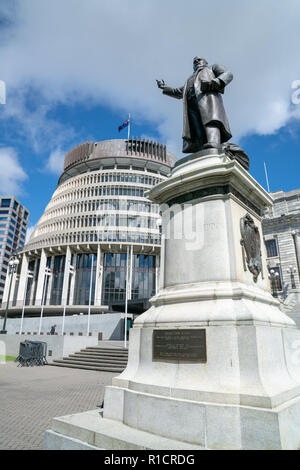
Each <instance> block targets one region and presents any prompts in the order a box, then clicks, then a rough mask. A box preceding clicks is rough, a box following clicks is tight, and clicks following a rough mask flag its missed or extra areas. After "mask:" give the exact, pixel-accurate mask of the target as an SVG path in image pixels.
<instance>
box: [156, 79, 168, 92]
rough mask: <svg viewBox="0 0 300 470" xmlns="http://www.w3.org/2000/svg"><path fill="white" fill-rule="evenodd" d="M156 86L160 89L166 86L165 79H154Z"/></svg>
mask: <svg viewBox="0 0 300 470" xmlns="http://www.w3.org/2000/svg"><path fill="white" fill-rule="evenodd" d="M156 83H157V86H158V88H161V89H162V90H163V89H164V88H165V87H166V84H165V81H164V80H163V79H161V80H156Z"/></svg>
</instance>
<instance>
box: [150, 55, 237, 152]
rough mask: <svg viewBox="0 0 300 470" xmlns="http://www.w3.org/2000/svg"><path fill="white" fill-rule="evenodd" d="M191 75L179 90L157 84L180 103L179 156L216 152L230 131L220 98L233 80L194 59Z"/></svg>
mask: <svg viewBox="0 0 300 470" xmlns="http://www.w3.org/2000/svg"><path fill="white" fill-rule="evenodd" d="M193 64H194V73H193V75H191V76H190V77H189V78H188V80H187V81H186V83H185V85H184V86H183V87H180V88H171V87H169V86H167V85H166V84H165V82H164V80H157V85H158V87H159V88H161V89H162V90H163V93H164V94H165V95H168V96H172V97H173V98H178V99H181V98H183V102H184V128H183V136H182V138H183V149H182V151H183V153H193V152H198V151H199V150H202V149H206V148H218V147H221V144H222V143H224V142H227V141H228V140H229V139H231V137H232V135H231V131H230V127H229V123H228V120H227V116H226V113H225V109H224V105H223V100H222V96H221V94H223V93H224V88H225V86H226V85H228V83H230V82H231V80H232V79H233V75H232V73H231V72H229V71H228V70H227V69H225V67H223V66H222V65H212V66H208V63H207V61H206V60H205V59H202V58H200V57H195V58H194V63H193Z"/></svg>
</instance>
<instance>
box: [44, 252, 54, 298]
mask: <svg viewBox="0 0 300 470" xmlns="http://www.w3.org/2000/svg"><path fill="white" fill-rule="evenodd" d="M53 267H54V256H52V257H51V264H50V269H51V275H50V276H47V279H48V291H47V296H46V299H45V305H49V304H50V298H51V287H52V279H53ZM46 286H47V280H46V281H45V288H46Z"/></svg>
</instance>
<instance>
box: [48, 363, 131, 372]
mask: <svg viewBox="0 0 300 470" xmlns="http://www.w3.org/2000/svg"><path fill="white" fill-rule="evenodd" d="M48 365H49V366H54V367H68V368H70V369H85V370H98V371H102V372H116V373H118V372H123V370H124V368H120V367H108V366H107V367H105V366H97V367H96V366H90V365H83V364H69V363H66V362H64V361H58V360H57V361H55V362H51V363H49V364H48Z"/></svg>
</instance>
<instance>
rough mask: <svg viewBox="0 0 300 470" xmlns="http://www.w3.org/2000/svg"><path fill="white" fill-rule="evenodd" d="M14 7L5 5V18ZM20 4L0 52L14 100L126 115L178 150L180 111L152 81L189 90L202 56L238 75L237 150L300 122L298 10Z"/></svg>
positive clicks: (272, 5) (232, 91)
mask: <svg viewBox="0 0 300 470" xmlns="http://www.w3.org/2000/svg"><path fill="white" fill-rule="evenodd" d="M11 1H12V0H11ZM11 1H10V2H7V1H5V0H2V3H3V6H0V12H1V9H3V10H4V8H7V5H8V4H9V3H11ZM13 3H14V4H16V5H17V8H16V12H17V13H16V16H15V23H14V25H13V29H9V28H8V29H6V33H5V34H4V39H3V40H2V42H1V43H0V56H1V77H0V78H1V79H3V80H5V81H6V84H7V88H8V93H9V96H13V94H14V90H18V93H22V90H27V89H28V87H31V89H32V90H38V91H39V93H41V94H42V95H43V98H44V100H46V101H45V102H46V103H47V104H48V106H49V109H51V106H52V105H54V104H56V103H59V102H63V103H72V102H82V103H89V104H96V103H98V104H99V103H100V104H104V105H109V106H111V107H112V108H119V109H120V110H122V111H123V110H124V111H125V112H131V114H132V115H133V118H134V119H137V118H138V119H139V118H144V119H145V118H146V119H149V120H151V121H154V122H155V123H156V124H157V126H158V130H159V132H160V133H161V135H162V137H163V139H164V140H165V141H166V142H167V143H168V145H170V146H171V148H172V149H178V148H179V147H180V145H181V142H180V141H181V133H182V107H181V105H180V102H178V101H176V100H172V99H170V98H168V97H165V96H162V95H161V93H160V91H159V90H158V89H157V88H156V84H155V79H156V78H164V79H165V80H166V81H167V83H170V85H174V86H178V85H182V84H183V83H184V81H185V79H186V78H187V76H188V75H189V73H190V72H191V69H192V59H193V57H194V56H195V55H203V56H204V57H206V58H207V60H208V61H209V62H210V63H215V62H219V63H224V65H226V66H228V68H229V69H230V70H231V71H232V72H233V73H234V81H233V82H232V83H231V84H230V85H229V87H228V89H227V90H226V93H225V104H226V109H227V111H228V114H229V120H230V123H231V127H232V130H233V134H234V139H233V140H237V139H239V138H240V137H241V136H243V135H246V134H248V133H251V132H255V133H258V134H271V133H274V132H276V130H278V129H279V128H280V127H281V126H283V125H285V124H286V123H287V122H288V120H289V119H290V118H291V117H296V118H297V119H299V118H300V107H299V106H298V107H297V108H295V109H292V108H291V107H290V95H291V83H292V81H294V80H297V79H300V72H299V70H300V57H299V53H298V43H299V40H298V39H299V33H298V31H299V21H300V5H299V1H298V0H289V1H288V5H287V3H286V2H283V1H281V2H274V0H264V1H263V2H262V1H261V0H252V1H247V2H241V1H240V0H227V1H226V2H224V1H223V0H215V1H214V2H206V1H204V0H201V1H200V0H189V1H188V4H187V6H183V3H182V0H164V1H160V0H151V1H148V0H145V1H141V0H114V1H111V0H101V1H99V0H89V1H88V2H84V4H83V2H82V0H63V1H61V0H52V1H51V2H46V1H43V2H41V1H40V0H15V2H13ZM7 11H8V13H7V12H6V14H9V13H10V14H11V11H14V10H13V9H12V10H7ZM6 106H7V112H9V111H8V110H9V107H10V103H8V104H7V105H6ZM298 108H299V109H298ZM46 111H48V109H47V110H46ZM22 116H23V117H25V118H26V113H25V112H23V113H22ZM32 118H33V120H34V121H36V120H37V117H36V116H34V115H33V116H32ZM43 118H44V121H41V124H42V126H40V128H38V129H36V134H35V136H38V137H39V136H40V133H41V127H42V128H45V127H47V119H46V118H47V112H45V114H43ZM52 124H53V123H52ZM99 125H101V123H99ZM27 129H30V122H29V123H27ZM55 132H56V130H55V126H54V128H53V129H52V131H51V135H55ZM61 134H62V135H63V131H62V130H61ZM33 137H34V136H33ZM56 145H58V144H56ZM59 145H61V143H60V144H59Z"/></svg>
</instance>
